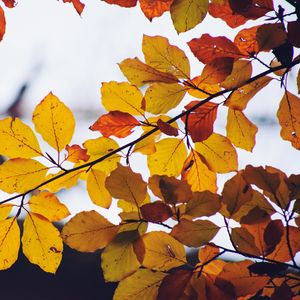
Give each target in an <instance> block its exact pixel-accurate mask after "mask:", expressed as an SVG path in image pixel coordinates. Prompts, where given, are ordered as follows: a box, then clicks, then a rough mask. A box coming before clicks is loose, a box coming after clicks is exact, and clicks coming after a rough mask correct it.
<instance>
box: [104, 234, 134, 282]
mask: <svg viewBox="0 0 300 300" xmlns="http://www.w3.org/2000/svg"><path fill="white" fill-rule="evenodd" d="M138 237H139V234H138V231H137V230H135V231H124V232H121V233H119V234H118V235H117V236H116V237H115V239H114V240H113V241H112V242H111V243H110V244H109V245H108V246H107V247H106V248H105V249H104V251H103V252H102V254H101V268H102V270H103V276H104V279H105V280H106V281H120V280H122V279H123V278H126V277H128V276H129V275H131V274H132V273H134V272H135V271H137V270H138V268H139V267H140V262H139V261H138V259H137V257H136V254H135V252H134V247H133V243H134V241H135V240H136V239H137V238H138Z"/></svg>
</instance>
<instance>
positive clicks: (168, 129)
mask: <svg viewBox="0 0 300 300" xmlns="http://www.w3.org/2000/svg"><path fill="white" fill-rule="evenodd" d="M157 126H158V128H159V130H160V131H161V132H162V133H164V134H166V135H169V136H178V129H177V128H175V127H173V126H172V125H170V124H169V123H167V122H164V121H163V120H161V119H159V120H158V121H157Z"/></svg>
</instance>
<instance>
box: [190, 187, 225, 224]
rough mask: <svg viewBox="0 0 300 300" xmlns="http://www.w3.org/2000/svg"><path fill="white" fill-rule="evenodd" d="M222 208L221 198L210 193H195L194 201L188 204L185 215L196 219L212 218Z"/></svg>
mask: <svg viewBox="0 0 300 300" xmlns="http://www.w3.org/2000/svg"><path fill="white" fill-rule="evenodd" d="M220 208H221V197H220V196H219V195H218V194H214V193H212V192H210V191H203V192H194V193H193V197H192V199H191V200H190V201H189V202H188V203H187V205H186V208H185V214H186V215H188V216H192V217H194V218H199V217H203V216H207V217H209V216H212V215H214V214H216V213H217V212H218V211H219V210H220Z"/></svg>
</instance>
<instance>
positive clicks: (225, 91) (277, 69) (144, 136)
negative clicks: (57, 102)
mask: <svg viewBox="0 0 300 300" xmlns="http://www.w3.org/2000/svg"><path fill="white" fill-rule="evenodd" d="M298 64H300V59H298V60H294V61H293V62H291V63H290V64H288V65H281V66H277V67H273V68H270V69H269V70H266V71H264V72H262V73H260V74H258V75H256V76H253V77H252V78H250V79H248V80H247V81H246V82H244V83H243V84H240V85H238V86H236V87H234V88H231V89H224V90H222V91H219V92H217V93H215V94H213V95H210V96H209V97H207V98H206V99H204V100H203V101H200V102H198V103H197V104H196V105H194V106H193V107H191V108H190V109H188V110H186V111H183V112H182V113H180V114H178V115H177V116H175V117H174V118H172V119H170V120H169V121H167V123H169V124H171V123H174V122H175V121H177V120H178V119H180V118H181V117H184V116H186V115H188V114H190V113H191V112H193V111H195V110H196V109H197V108H199V107H201V106H202V105H204V104H205V103H207V102H209V101H211V100H212V99H215V98H217V97H219V96H222V95H224V94H226V93H230V92H231V93H232V92H234V91H236V90H238V89H239V88H241V87H243V86H244V85H247V84H249V83H252V82H254V81H256V80H258V79H259V78H261V77H264V76H266V75H268V74H271V73H273V72H275V71H279V70H282V69H286V68H287V69H290V68H292V67H293V66H295V65H298ZM157 131H159V128H158V127H155V128H153V129H152V130H150V131H148V132H146V133H145V134H143V135H142V136H140V137H139V138H137V139H135V140H133V141H131V142H129V143H127V144H125V145H123V146H121V147H119V148H118V149H115V150H113V151H111V152H109V153H108V154H106V155H103V156H102V157H100V158H98V159H95V160H94V161H91V162H88V163H86V164H83V165H80V166H77V167H75V168H72V169H69V170H66V171H64V172H63V173H61V174H59V175H57V176H55V177H52V178H50V179H48V180H46V181H44V182H43V183H41V184H39V185H36V186H35V187H33V188H31V189H29V190H27V191H26V192H24V193H20V194H17V195H15V196H12V197H9V198H7V199H5V200H3V201H1V202H0V204H4V203H7V202H9V201H11V200H14V199H17V198H20V197H25V196H26V195H28V194H30V193H31V192H33V191H34V190H36V189H39V188H41V187H43V186H44V185H46V184H48V183H51V182H53V181H55V180H57V179H59V178H61V177H64V176H66V175H67V174H70V173H73V172H76V171H78V170H83V169H85V168H89V169H90V168H92V167H93V166H94V165H96V164H98V163H100V162H102V161H104V160H105V159H107V158H109V157H112V156H113V155H114V154H117V153H118V152H120V151H122V150H124V149H126V148H128V147H132V146H134V145H135V144H136V143H138V142H140V141H142V140H144V139H145V138H147V137H148V136H150V135H152V134H153V133H155V132H157Z"/></svg>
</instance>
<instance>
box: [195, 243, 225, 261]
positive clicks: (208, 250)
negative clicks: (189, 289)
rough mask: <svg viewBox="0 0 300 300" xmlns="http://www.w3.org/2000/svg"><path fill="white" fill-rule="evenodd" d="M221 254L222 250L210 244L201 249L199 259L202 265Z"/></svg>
mask: <svg viewBox="0 0 300 300" xmlns="http://www.w3.org/2000/svg"><path fill="white" fill-rule="evenodd" d="M219 253H220V249H219V248H218V247H216V246H214V244H209V245H206V246H204V247H202V248H200V249H199V251H198V259H199V261H200V262H201V264H204V263H206V262H207V261H209V260H211V259H212V258H214V257H216V256H217V255H218V254H219Z"/></svg>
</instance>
